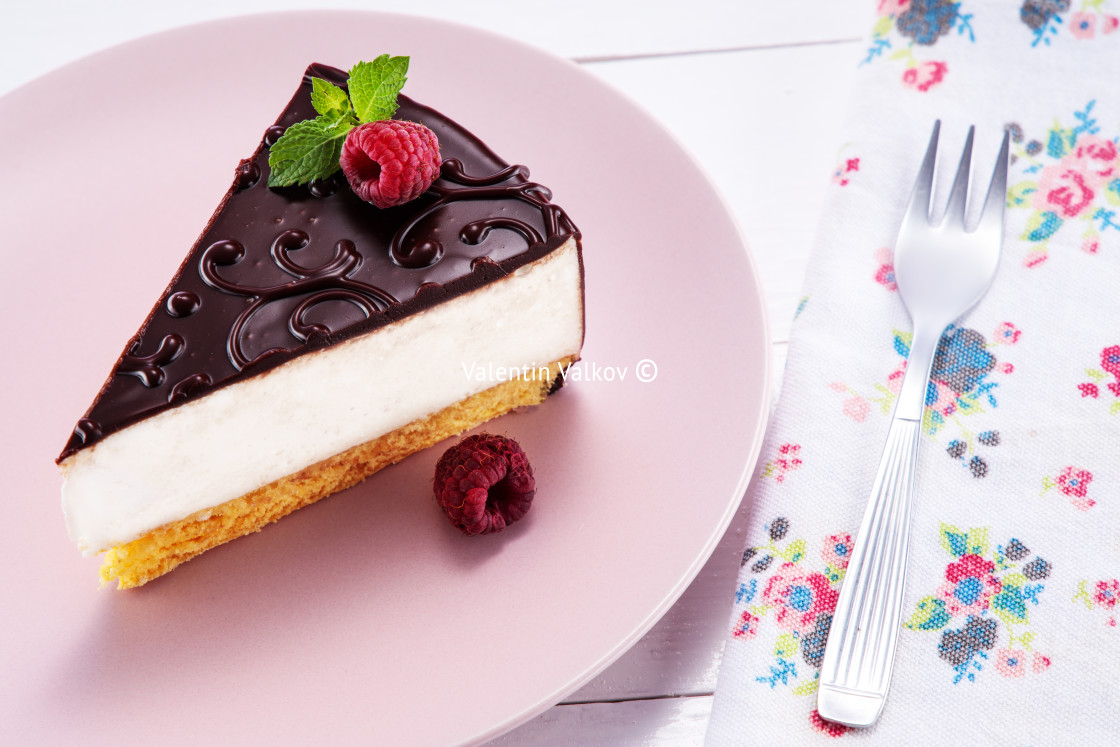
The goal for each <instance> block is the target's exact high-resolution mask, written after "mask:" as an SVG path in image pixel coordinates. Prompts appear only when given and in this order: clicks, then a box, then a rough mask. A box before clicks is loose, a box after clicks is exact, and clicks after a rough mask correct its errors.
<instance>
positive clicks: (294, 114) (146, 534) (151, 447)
mask: <svg viewBox="0 0 1120 747" xmlns="http://www.w3.org/2000/svg"><path fill="white" fill-rule="evenodd" d="M313 77H317V78H322V79H325V80H328V81H330V82H332V83H335V84H337V85H339V86H344V85H345V83H346V73H344V72H342V71H340V70H336V69H334V68H330V67H326V66H323V65H311V66H310V67H309V68H308V69H307V71H306V73H305V74H304V77H303V81H302V83H301V85H300V87H299V89H298V90H297V91H296V94H295V96H294V97H293V98H292V100H291V102H290V103H289V104H288V106H287V107H286V108H285V109H284V111H283V113H282V114H281V115H280V118H279V119H278V120H277V122H276V124H275V125H273V126H272V127H270V128H269V129H268V130H267V131H266V133H265V135H264V139H263V141H262V143H261V145H260V146H259V147H258V148H257V150H256V151H255V152H254V153H253V155H252V156H251V157H249V158H248V159H246V160H244V161H242V162H241V163H240V164H239V165H238V167H237V170H236V174H235V179H234V183H233V185H232V186H231V187H230V189H229V191H228V192H227V193H226V194H225V196H224V197H223V198H222V200H221V202H220V203H219V205H218V208H217V210H216V211H215V212H214V214H213V216H212V217H211V219H210V222H209V223H208V224H207V226H206V228H205V229H204V230H203V232H202V234H201V236H200V237H199V239H198V241H197V242H196V243H195V245H194V246H193V247H191V249H190V252H189V253H188V255H187V258H186V260H185V261H184V262H183V264H182V266H181V267H180V268H179V271H178V273H177V274H176V276H175V277H174V278H173V279H172V281H171V284H170V285H169V286H168V287H167V289H166V290H165V291H164V292H163V294H162V295H161V296H160V297H159V299H158V301H157V302H156V305H155V307H154V308H153V309H152V311H151V313H150V314H149V315H148V318H147V319H146V320H144V322H143V324H142V325H141V326H140V330H139V331H138V332H137V333H136V334H135V335H134V336H133V337H132V338H131V339H130V340H129V342H128V344H127V345H126V346H125V350H124V352H123V354H122V355H121V357H120V359H119V360H118V361H117V364H116V366H115V367H114V368H113V371H112V373H111V374H110V376H109V379H108V380H107V381H106V382H105V384H104V386H103V387H102V389H101V391H100V393H99V394H98V395H97V397H96V399H95V400H94V402H93V404H92V405H91V406H90V408H89V410H88V411H87V412H86V414H85V415H84V416H83V417H82V418H81V419H80V420H79V421H78V424H77V426H76V427H75V429H74V433H73V435H72V437H71V438H70V440H69V442H68V443H67V444H66V448H65V449H64V450H63V452H62V454H61V456H60V457H59V458H58V464H59V466H60V467H61V469H62V473H63V476H64V483H63V488H62V505H63V511H64V514H65V517H66V524H67V528H68V530H69V532H70V536H71V538H72V539H73V540H74V541H75V542H76V543H77V544H78V547H79V548H80V549H81V550H82V551H83V552H84V553H86V554H87V555H88V554H95V553H100V552H104V551H108V552H107V554H106V558H105V562H104V565H103V566H102V569H101V575H102V579H103V580H104V581H106V582H109V581H112V580H114V579H115V580H117V581H118V583H119V586H120V587H121V588H128V587H132V586H138V585H140V584H143V583H145V582H147V581H149V580H151V579H153V578H155V577H157V576H159V575H161V574H163V573H166V572H167V571H169V570H171V569H172V568H174V567H175V566H177V565H179V564H180V563H182V562H184V561H185V560H188V559H190V558H192V557H194V556H195V555H198V554H199V553H201V552H204V551H205V550H207V549H209V548H211V547H214V546H216V545H219V544H221V543H223V542H227V541H229V540H231V539H234V538H236V537H239V536H241V535H244V534H247V533H250V532H254V531H257V530H259V529H260V528H261V527H263V526H264V525H265V524H268V523H270V522H272V521H275V520H277V519H279V518H280V517H282V516H284V515H286V514H288V513H290V512H291V511H293V510H295V509H297V508H300V507H302V506H305V505H308V504H309V503H312V502H314V501H317V500H319V499H320V498H323V497H325V496H327V495H330V494H331V493H333V492H336V491H338V490H341V489H343V488H346V487H348V486H350V485H353V484H354V483H356V482H358V481H360V480H362V479H363V478H365V477H367V476H368V475H370V474H372V473H373V472H376V471H377V470H378V469H380V468H382V467H384V466H386V465H388V464H392V463H394V462H396V461H399V460H400V459H403V458H404V457H406V456H408V455H409V454H411V453H413V452H415V451H417V450H419V449H423V448H425V447H427V446H430V445H432V444H434V443H437V442H438V441H440V440H442V439H444V438H447V437H449V436H452V435H455V434H458V433H461V432H462V431H464V430H467V429H469V428H472V427H474V426H476V425H478V424H480V423H483V422H485V421H487V420H490V419H491V418H494V417H497V416H499V415H501V414H503V413H506V412H508V411H510V410H511V409H513V408H516V407H521V406H525V405H534V404H539V403H540V402H542V401H543V400H544V398H545V397H546V396H547V395H548V394H549V393H550V392H551V391H553V390H554V389H555V388H556V387H557V386H558V384H559V383H560V382H561V381H562V379H561V378H560V377H559V371H560V368H561V367H563V366H568V365H570V364H571V363H572V362H574V361H575V360H578V358H579V354H580V349H581V346H582V343H583V263H582V257H581V249H580V243H579V238H580V237H579V232H578V230H577V229H576V228H575V226H574V225H573V224H572V222H571V221H570V220H569V219H568V217H567V215H566V214H565V213H564V211H563V210H561V209H560V208H559V207H557V206H556V205H554V204H552V202H551V193H550V192H549V190H548V189H546V188H545V187H543V186H541V185H540V184H536V183H534V182H531V181H529V179H528V177H529V173H528V170H527V169H526V168H524V167H522V166H510V165H508V164H507V163H505V162H504V161H502V160H501V159H500V158H498V157H497V156H496V155H495V154H494V153H493V152H492V151H490V149H489V148H487V147H486V146H485V145H484V144H483V143H482V142H481V141H479V140H478V139H477V138H476V137H475V136H473V135H472V134H471V133H469V132H467V131H466V130H465V129H464V128H462V127H461V126H459V125H458V124H456V123H455V122H453V121H451V120H450V119H448V118H447V117H445V116H443V115H442V114H440V113H439V112H436V111H435V110H433V109H430V108H428V107H426V106H422V105H420V104H418V103H416V102H414V101H411V100H410V99H408V98H407V97H405V96H401V97H400V98H399V109H398V110H397V112H396V114H395V115H394V119H402V120H409V121H414V122H419V123H421V124H423V125H426V126H427V127H428V128H430V129H431V130H432V131H434V132H435V133H436V135H437V136H438V138H439V142H440V151H441V155H442V159H443V164H442V169H441V171H440V177H439V178H438V179H437V180H436V181H435V183H434V184H433V185H432V187H431V188H430V189H429V190H428V192H426V193H425V194H424V195H423V196H422V197H420V198H419V199H417V200H415V201H413V202H410V203H407V204H404V205H400V206H397V207H391V208H386V209H379V208H377V207H374V206H373V205H371V204H368V203H366V202H363V201H362V200H360V199H359V198H358V197H357V196H356V195H355V194H354V192H353V191H352V190H351V189H350V187H349V186H348V184H347V181H346V179H345V177H344V176H343V175H342V174H336V175H335V176H333V177H330V178H327V179H324V180H319V181H314V182H311V183H310V184H308V185H304V186H295V187H283V188H269V187H268V186H267V183H268V174H269V166H268V147H269V145H270V144H271V143H273V142H275V140H276V139H277V138H279V137H280V135H282V134H283V132H284V131H285V129H286V128H287V127H289V126H290V125H292V124H293V123H295V122H299V121H302V120H305V119H310V118H312V117H314V116H315V112H314V110H313V108H312V104H311V90H312V83H311V80H312V78H313ZM493 370H502V371H514V370H517V371H518V375H516V376H509V377H505V380H501V381H494V380H490V379H488V378H487V377H486V376H480V375H478V373H479V372H484V371H493Z"/></svg>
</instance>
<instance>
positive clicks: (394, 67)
mask: <svg viewBox="0 0 1120 747" xmlns="http://www.w3.org/2000/svg"><path fill="white" fill-rule="evenodd" d="M408 60H409V58H408V57H390V56H389V55H387V54H383V55H381V56H380V57H377V58H376V59H374V60H373V61H372V62H359V63H358V64H356V65H354V67H352V68H350V73H349V77H348V79H347V81H346V87H347V88H348V89H349V91H350V93H349V95H347V92H346V91H344V90H342V89H341V88H339V87H338V86H336V85H335V84H333V83H331V82H330V81H326V80H323V79H321V78H312V79H311V105H312V106H313V107H315V111H316V112H317V113H318V115H319V116H317V117H315V118H314V119H305V120H304V121H302V122H296V123H295V124H294V125H292V126H291V127H289V128H288V129H287V131H285V132H284V134H283V135H281V136H280V138H279V139H278V140H277V141H276V142H275V143H273V144H272V146H271V147H270V148H269V151H268V168H269V175H268V186H270V187H290V186H292V185H293V184H307V183H308V182H310V181H314V180H315V179H325V178H327V177H328V176H330V175H331V174H333V173H335V172H336V171H338V170H339V168H341V167H340V166H339V163H338V157H339V155H340V154H341V153H342V144H343V143H344V142H346V135H347V133H349V132H350V130H352V129H354V128H355V127H357V126H358V125H360V124H365V123H366V122H377V121H378V120H382V119H389V118H390V117H392V116H393V113H394V112H395V111H396V110H397V94H399V93H400V91H401V88H403V87H404V83H405V81H406V80H408V78H407V77H406V73H407V72H408Z"/></svg>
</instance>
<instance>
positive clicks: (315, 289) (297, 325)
mask: <svg viewBox="0 0 1120 747" xmlns="http://www.w3.org/2000/svg"><path fill="white" fill-rule="evenodd" d="M310 242H311V239H310V237H309V236H308V235H307V234H306V233H305V232H303V231H301V230H299V229H298V228H293V229H289V230H287V231H284V232H283V233H281V234H280V235H279V236H277V237H276V239H275V240H274V241H273V242H272V248H271V252H270V253H271V256H272V261H273V262H274V263H275V264H276V266H277V267H279V268H280V269H281V270H283V271H284V272H286V273H287V274H289V275H291V276H292V277H293V278H295V280H293V281H291V282H289V283H284V284H282V285H273V286H269V287H265V288H256V287H252V286H248V285H240V284H238V283H235V282H232V281H230V280H226V279H225V278H223V277H222V276H221V275H220V274H219V273H218V268H220V267H229V266H232V265H235V264H237V263H238V262H240V261H241V260H242V259H244V257H245V247H244V246H242V245H241V242H239V241H237V240H236V239H224V240H221V241H215V242H214V243H213V244H211V245H210V246H208V247H207V248H206V251H204V252H203V253H202V257H201V258H200V259H199V263H198V271H199V274H200V275H201V276H202V279H203V281H205V282H206V284H207V285H209V286H210V287H212V288H216V289H217V290H220V291H222V292H223V293H229V294H231V295H234V296H243V297H245V298H248V299H250V303H249V304H247V305H246V306H245V308H244V309H243V310H242V311H241V313H240V314H238V316H237V318H236V319H235V320H234V322H233V326H232V327H231V328H230V331H229V335H228V337H227V339H226V353H227V354H228V355H229V360H230V363H231V364H233V367H234V368H235V369H237V370H238V371H241V370H242V369H244V368H245V367H246V366H249V365H251V364H252V363H255V362H256V361H258V360H260V359H261V358H264V357H265V356H267V355H270V354H272V353H277V352H283V350H282V349H281V348H271V349H269V350H266V351H264V352H263V353H261V354H259V355H257V356H256V357H254V358H252V359H250V358H249V357H248V356H247V355H246V354H245V351H244V348H243V346H242V339H241V338H242V332H243V330H244V329H245V326H246V325H247V324H248V323H249V321H250V320H251V319H252V318H253V316H254V315H256V314H257V313H258V312H259V311H260V310H261V309H262V308H264V307H265V306H268V305H269V304H271V303H275V302H277V301H283V300H285V299H291V298H296V297H299V296H304V295H306V296H307V297H306V298H304V299H303V300H302V301H301V302H300V303H299V304H298V305H297V306H296V307H295V308H294V309H293V310H292V312H291V314H290V315H289V317H288V330H289V332H291V334H292V336H293V337H295V338H296V340H298V341H299V342H301V343H304V342H307V340H308V339H310V338H311V337H313V336H317V335H322V336H327V335H329V334H330V333H331V330H329V329H327V328H326V327H324V326H322V325H319V324H311V323H308V322H307V321H306V318H307V314H308V312H309V311H310V310H311V309H312V308H314V307H315V306H317V305H318V304H321V303H323V302H325V301H346V302H349V303H352V304H354V305H355V306H357V307H358V308H359V309H361V311H362V312H363V313H364V314H365V315H366V318H369V317H370V316H371V315H373V314H374V313H375V312H381V311H385V310H386V309H387V308H388V307H389V305H390V304H392V303H394V302H395V301H396V299H394V298H393V297H392V296H391V295H389V294H388V293H387V292H385V291H384V290H382V289H380V288H378V287H376V286H373V285H368V284H366V283H363V282H360V281H358V280H354V279H353V278H352V277H350V276H351V275H352V274H353V273H354V271H355V270H357V269H358V267H359V266H360V265H361V263H362V257H361V255H360V254H359V253H358V250H357V247H355V246H354V242H353V241H350V240H349V239H342V240H340V241H339V242H338V243H336V244H335V247H334V256H333V257H331V259H329V260H328V261H327V262H325V263H324V264H322V265H320V266H319V267H303V266H302V265H300V264H298V263H296V262H294V261H293V260H292V258H291V253H292V252H295V251H298V250H300V249H303V248H304V247H306V246H307V245H308V244H309V243H310ZM198 383H202V382H198Z"/></svg>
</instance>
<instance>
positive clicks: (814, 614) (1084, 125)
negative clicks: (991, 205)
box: [708, 0, 1120, 746]
mask: <svg viewBox="0 0 1120 747" xmlns="http://www.w3.org/2000/svg"><path fill="white" fill-rule="evenodd" d="M876 8H877V10H878V21H877V23H876V24H875V26H874V28H873V30H872V33H871V36H870V39H869V41H868V43H867V51H866V55H865V57H864V58H863V59H862V60H859V59H857V60H853V64H858V65H859V76H858V82H857V85H856V88H855V90H854V92H853V108H852V112H851V114H850V116H849V120H848V122H847V125H846V130H845V136H844V139H843V140H840V141H838V143H837V144H838V146H840V150H839V155H838V159H837V160H838V166H837V169H836V173H835V174H834V176H833V184H832V185H831V189H832V194H831V196H830V199H829V201H828V204H827V207H826V210H825V213H824V215H823V216H822V219H821V223H820V231H819V234H818V239H817V242H816V246H815V248H814V254H813V258H812V262H811V265H810V271H809V273H808V277H807V280H806V285H805V296H804V299H803V301H802V304H801V308H800V309H799V311H798V315H797V320H796V322H795V324H794V332H793V338H792V342H791V344H790V348H789V359H788V363H787V365H786V372H785V377H784V383H783V388H782V389H783V391H782V398H781V401H780V403H779V405H778V408H777V411H776V412H775V415H774V418H773V420H772V424H771V427H770V430H769V434H768V436H767V441H766V444H765V445H764V447H763V454H762V457H761V459H760V466H759V470H758V474H757V476H756V478H755V480H754V482H753V486H752V489H751V491H750V494H749V496H748V500H749V501H750V502H751V511H752V516H753V518H752V520H751V528H750V531H749V536H748V540H747V541H748V542H749V544H750V546H749V547H748V548H747V549H746V551H745V552H744V554H743V560H742V568H741V572H740V576H739V584H738V588H737V591H736V593H735V598H734V599H733V600H729V601H730V602H731V604H732V614H731V618H730V621H729V624H728V638H727V641H726V646H725V652H724V658H723V664H722V668H721V671H720V678H719V685H718V688H717V691H716V697H715V704H714V710H713V713H712V718H711V723H710V727H709V731H708V742H709V744H711V745H732V744H766V745H776V744H785V743H796V744H801V743H809V742H813V741H821V740H826V739H829V738H837V737H839V738H842V739H844V740H849V741H872V742H876V743H881V744H888V745H895V744H909V745H922V744H929V745H939V746H940V745H944V744H946V743H947V742H957V743H963V744H998V745H1026V744H1034V745H1048V744H1070V743H1079V744H1120V727H1118V726H1117V725H1116V723H1115V722H1114V721H1113V717H1114V714H1115V713H1117V712H1118V711H1120V668H1118V667H1120V664H1118V662H1120V627H1117V618H1120V609H1118V608H1117V606H1116V605H1117V599H1118V597H1120V581H1118V578H1120V147H1118V145H1117V143H1118V141H1120V32H1118V31H1117V26H1118V20H1117V19H1118V16H1120V0H1077V1H1076V3H1074V2H1071V0H1027V1H1026V2H1021V3H1020V2H1009V1H1003V2H996V1H994V0H990V1H988V2H979V0H961V2H948V1H947V0H881V1H880V2H878V3H877V5H876ZM935 119H941V120H942V130H941V132H942V153H943V156H944V161H943V162H942V170H941V172H940V175H939V177H940V179H941V181H940V185H941V187H940V190H939V192H940V198H941V199H942V200H944V199H946V197H947V195H946V194H945V192H946V191H947V188H948V184H949V183H950V182H951V181H952V174H951V171H952V169H953V167H954V166H955V164H956V161H957V159H958V158H959V155H960V152H961V147H962V145H963V141H964V138H965V134H966V131H967V128H968V125H969V124H972V123H974V124H975V125H976V126H977V151H976V162H977V163H978V164H980V165H981V166H980V168H979V169H978V172H983V173H984V174H988V173H990V170H991V166H992V164H993V163H994V161H995V155H996V151H997V150H998V147H999V143H1000V139H1001V137H1002V131H1003V129H1004V128H1005V127H1009V128H1010V129H1011V133H1012V156H1013V163H1012V165H1011V174H1010V180H1009V184H1010V189H1009V195H1008V208H1007V215H1006V226H1005V237H1004V245H1003V254H1002V258H1001V263H1000V268H999V272H998V275H997V277H996V279H995V282H994V284H993V286H992V288H991V290H990V291H989V292H988V294H987V295H986V296H985V298H984V299H983V300H982V301H981V302H980V304H979V305H978V306H977V307H976V308H975V309H973V310H972V311H971V312H970V313H969V314H968V315H966V316H965V317H964V318H963V319H961V320H960V321H959V323H958V324H957V326H955V327H953V328H951V329H950V330H949V331H948V332H947V333H946V335H945V338H944V339H943V341H942V347H941V349H940V354H939V356H938V358H937V360H936V362H935V364H934V370H933V379H934V385H933V386H931V388H930V392H929V396H928V399H927V406H926V411H925V417H924V420H923V431H924V437H923V439H922V442H921V444H920V453H919V465H918V478H917V479H918V483H917V489H916V494H915V505H914V515H913V523H912V526H911V541H910V548H911V549H910V564H909V570H908V576H907V586H906V598H905V603H904V604H905V607H904V612H903V622H904V627H903V630H902V633H901V636H900V643H899V650H898V657H897V661H896V665H895V673H894V678H893V681H892V686H891V692H890V695H889V697H888V700H887V705H886V708H885V710H884V712H883V715H882V717H881V719H880V721H879V723H878V724H877V725H876V726H874V727H873V728H870V729H865V730H860V729H847V728H845V727H842V726H839V725H835V724H830V723H828V722H824V721H822V720H821V719H820V717H819V716H818V715H817V712H816V688H817V681H818V674H819V671H820V669H819V668H820V663H821V658H822V656H823V648H824V641H825V638H826V635H827V631H828V626H829V624H830V622H831V613H832V611H833V609H834V607H835V605H836V599H837V596H838V590H839V588H840V586H841V584H842V583H843V579H844V571H845V567H846V565H847V562H848V555H849V553H850V552H851V549H852V539H853V537H854V534H855V532H856V529H857V527H858V526H859V521H860V518H861V516H862V514H863V509H864V506H865V504H866V501H867V497H868V494H869V491H870V488H871V483H872V481H873V478H874V475H875V470H876V466H877V464H878V460H879V456H880V451H881V449H882V446H883V443H884V440H885V438H886V432H887V425H888V421H889V419H890V413H891V411H892V409H893V406H894V402H895V399H896V396H897V392H898V387H899V384H900V382H901V377H902V373H903V370H904V367H905V358H906V355H907V353H908V346H909V341H910V333H909V329H910V320H909V317H908V316H907V314H906V312H905V309H904V307H903V305H902V302H901V301H900V300H899V297H898V293H897V291H896V288H895V285H894V282H893V275H892V267H891V246H892V242H893V241H894V238H895V234H896V232H897V230H898V224H899V221H900V220H901V216H902V212H903V209H904V207H905V203H906V200H907V198H908V196H909V192H910V189H911V186H912V183H913V180H914V177H915V175H916V173H917V171H918V168H919V165H920V162H921V159H922V156H923V153H924V150H925V146H926V143H927V142H928V139H929V135H930V131H931V128H932V123H933V121H934V120H935Z"/></svg>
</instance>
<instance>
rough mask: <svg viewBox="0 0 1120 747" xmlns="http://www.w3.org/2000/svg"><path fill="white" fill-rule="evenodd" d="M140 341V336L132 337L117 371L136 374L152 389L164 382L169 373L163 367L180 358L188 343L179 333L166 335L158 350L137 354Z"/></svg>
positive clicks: (141, 381)
mask: <svg viewBox="0 0 1120 747" xmlns="http://www.w3.org/2000/svg"><path fill="white" fill-rule="evenodd" d="M140 342H141V341H140V337H139V336H137V337H134V338H132V342H131V343H129V346H128V352H127V353H125V354H124V357H122V358H121V362H120V364H119V365H118V366H117V371H118V373H123V374H129V375H130V376H135V377H136V378H138V379H140V383H142V384H143V385H144V386H146V387H147V388H149V389H152V388H155V387H157V386H159V385H160V384H162V383H163V381H164V379H166V378H167V373H166V372H165V371H164V370H163V367H164V366H166V365H167V364H168V363H170V362H171V361H173V360H175V359H176V358H178V357H179V356H180V355H181V354H182V352H183V348H185V347H186V346H187V343H186V341H184V340H183V338H182V337H180V336H179V335H175V334H171V335H164V336H163V339H162V340H160V341H159V347H158V348H157V349H156V352H154V353H152V354H151V355H137V352H138V351H139V349H140Z"/></svg>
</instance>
